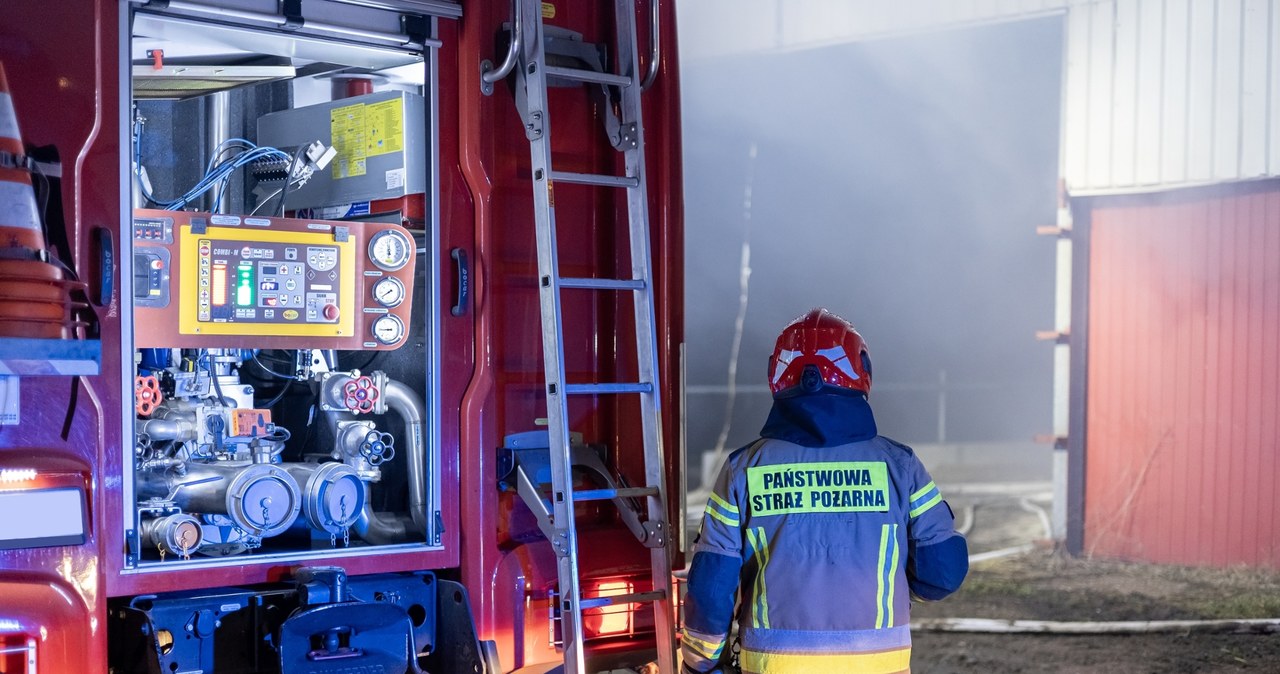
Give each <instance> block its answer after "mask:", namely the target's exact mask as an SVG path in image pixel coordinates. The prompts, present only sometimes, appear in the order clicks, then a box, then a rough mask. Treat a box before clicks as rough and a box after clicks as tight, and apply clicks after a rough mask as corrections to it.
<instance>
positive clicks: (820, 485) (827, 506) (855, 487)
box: [747, 461, 889, 516]
mask: <svg viewBox="0 0 1280 674" xmlns="http://www.w3.org/2000/svg"><path fill="white" fill-rule="evenodd" d="M747 497H748V501H749V502H750V504H751V514H752V515H753V516H761V515H786V514H792V513H852V512H887V511H888V510H889V469H888V467H887V466H885V464H884V462H883V461H840V462H831V463H784V464H778V465H774V466H755V467H752V468H748V469H747Z"/></svg>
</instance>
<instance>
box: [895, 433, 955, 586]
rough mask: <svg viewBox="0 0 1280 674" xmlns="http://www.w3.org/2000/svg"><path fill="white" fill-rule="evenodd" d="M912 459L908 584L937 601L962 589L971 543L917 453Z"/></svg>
mask: <svg viewBox="0 0 1280 674" xmlns="http://www.w3.org/2000/svg"><path fill="white" fill-rule="evenodd" d="M910 463H911V467H910V475H911V478H910V482H911V496H910V499H909V505H908V506H907V507H908V509H909V511H908V519H907V584H908V585H909V586H910V588H911V593H912V594H913V595H914V596H916V597H918V598H920V599H925V600H929V601H936V600H939V599H942V598H944V597H946V596H947V595H949V594H951V593H952V592H955V591H956V590H958V589H960V584H961V583H963V582H964V577H965V575H967V574H968V573H969V546H968V545H967V544H966V543H965V540H964V536H961V535H960V534H959V533H957V532H956V530H955V517H954V516H953V515H952V514H951V506H949V505H947V502H946V501H944V500H942V492H940V491H938V486H937V485H936V484H934V482H933V478H931V477H929V472H928V471H927V470H925V468H924V465H923V464H921V463H920V460H919V459H917V458H916V457H915V456H914V455H912V456H911V461H910Z"/></svg>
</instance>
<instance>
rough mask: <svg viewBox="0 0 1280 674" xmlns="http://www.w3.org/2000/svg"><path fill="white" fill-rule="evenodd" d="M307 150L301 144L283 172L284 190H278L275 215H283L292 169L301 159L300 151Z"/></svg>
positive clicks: (291, 179)
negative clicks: (278, 198)
mask: <svg viewBox="0 0 1280 674" xmlns="http://www.w3.org/2000/svg"><path fill="white" fill-rule="evenodd" d="M306 151H307V146H306V145H303V146H302V147H300V148H298V151H297V152H295V153H294V154H293V161H291V162H289V169H288V170H287V171H285V174H284V190H283V191H282V192H280V204H279V206H278V207H277V209H276V217H277V218H283V217H284V202H285V200H286V199H288V198H289V185H291V184H292V183H293V169H294V167H295V166H297V164H298V160H299V159H302V153H304V152H306Z"/></svg>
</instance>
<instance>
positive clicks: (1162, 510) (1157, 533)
mask: <svg viewBox="0 0 1280 674" xmlns="http://www.w3.org/2000/svg"><path fill="white" fill-rule="evenodd" d="M1088 226H1089V227H1090V230H1089V237H1090V242H1089V280H1088V288H1089V290H1088V321H1089V322H1088V349H1089V351H1088V359H1087V368H1088V379H1087V390H1086V405H1087V414H1086V424H1087V433H1086V440H1085V476H1086V482H1085V499H1084V552H1085V553H1092V554H1096V555H1102V556H1108V557H1121V558H1127V559H1137V560H1147V561H1155V562H1171V563H1185V564H1205V565H1216V566H1221V565H1229V564H1249V565H1256V566H1270V567H1274V568H1280V496H1278V495H1277V494H1278V490H1277V483H1280V460H1278V457H1277V453H1278V452H1280V421H1277V418H1278V417H1280V182H1274V181H1268V182H1266V183H1254V184H1250V185H1242V186H1234V187H1228V188H1221V187H1220V188H1212V189H1201V190H1184V191H1180V192H1174V193H1164V194H1159V195H1145V196H1141V197H1123V198H1120V197H1117V198H1112V199H1098V200H1094V201H1092V203H1091V205H1090V208H1089V210H1088Z"/></svg>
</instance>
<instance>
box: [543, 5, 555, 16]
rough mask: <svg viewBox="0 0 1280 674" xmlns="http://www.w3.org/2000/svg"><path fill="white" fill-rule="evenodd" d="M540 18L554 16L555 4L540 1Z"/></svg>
mask: <svg viewBox="0 0 1280 674" xmlns="http://www.w3.org/2000/svg"><path fill="white" fill-rule="evenodd" d="M542 18H544V19H554V18H556V6H555V5H553V4H551V3H549V2H544V3H542Z"/></svg>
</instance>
